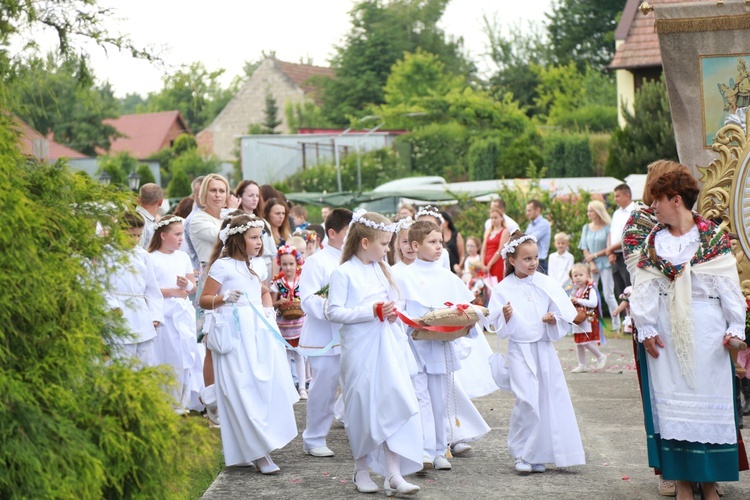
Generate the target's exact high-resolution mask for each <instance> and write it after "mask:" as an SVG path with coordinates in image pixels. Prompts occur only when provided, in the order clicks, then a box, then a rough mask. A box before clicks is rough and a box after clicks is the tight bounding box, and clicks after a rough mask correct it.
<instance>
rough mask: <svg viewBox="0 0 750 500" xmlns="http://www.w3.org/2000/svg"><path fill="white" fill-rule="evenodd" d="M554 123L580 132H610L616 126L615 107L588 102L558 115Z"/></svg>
mask: <svg viewBox="0 0 750 500" xmlns="http://www.w3.org/2000/svg"><path fill="white" fill-rule="evenodd" d="M556 124H557V125H560V126H561V127H562V128H564V129H567V130H575V131H580V132H584V131H585V132H611V131H613V130H615V129H616V128H617V108H616V107H615V106H602V105H598V104H589V105H586V106H583V107H581V108H578V109H574V110H572V111H570V112H568V113H565V114H563V115H560V116H558V117H557V119H556Z"/></svg>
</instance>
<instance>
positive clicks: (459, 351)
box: [396, 220, 490, 470]
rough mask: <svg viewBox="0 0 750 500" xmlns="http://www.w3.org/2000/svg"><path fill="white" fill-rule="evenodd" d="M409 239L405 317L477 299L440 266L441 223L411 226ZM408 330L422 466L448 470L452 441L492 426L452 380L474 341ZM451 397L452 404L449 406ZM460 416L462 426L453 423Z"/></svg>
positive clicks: (401, 283)
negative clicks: (417, 335) (411, 257)
mask: <svg viewBox="0 0 750 500" xmlns="http://www.w3.org/2000/svg"><path fill="white" fill-rule="evenodd" d="M409 243H410V244H411V246H412V248H413V249H414V251H415V253H416V256H417V259H416V260H415V261H414V263H412V264H411V265H409V266H408V267H406V268H404V270H403V272H400V273H399V274H398V275H397V276H396V279H397V283H398V288H399V292H400V294H401V299H402V302H403V306H402V309H403V311H404V313H405V314H406V316H408V317H410V318H420V317H422V316H424V315H425V314H427V313H428V312H430V311H433V310H436V309H445V308H446V302H451V303H453V304H456V305H458V304H469V303H471V302H472V300H474V295H473V294H472V293H471V292H470V291H469V289H468V288H467V287H466V284H465V283H464V282H463V281H461V278H459V277H458V276H457V275H455V274H454V273H452V272H451V271H450V270H448V269H447V268H444V267H443V266H442V265H441V264H440V255H441V253H442V252H443V234H442V231H441V230H440V227H439V226H438V225H437V224H435V223H434V222H431V221H429V220H419V221H417V222H415V223H414V224H412V225H411V227H410V228H409ZM407 332H408V333H409V343H410V345H411V347H412V350H413V352H414V357H415V359H416V361H417V366H418V369H419V371H418V373H417V374H416V376H414V377H413V379H412V382H413V383H414V389H415V390H416V393H417V398H418V399H419V407H420V415H421V417H422V427H423V431H424V443H423V459H422V460H423V467H424V469H425V470H428V469H432V468H434V469H437V470H450V469H451V463H450V462H449V461H448V460H447V458H446V454H447V451H448V447H449V445H450V444H451V443H455V442H458V441H459V440H460V441H472V440H475V439H478V438H479V437H481V436H482V435H484V434H486V433H487V432H489V430H490V428H489V427H488V426H487V424H486V423H485V422H484V420H483V419H482V417H481V415H480V414H479V412H478V411H477V410H476V408H475V407H474V405H473V404H472V403H471V400H470V399H469V398H468V397H467V396H466V394H465V393H464V392H463V390H462V389H461V385H460V384H459V383H453V380H454V379H453V378H452V377H453V373H454V372H455V371H457V370H459V369H460V368H461V361H460V358H461V355H464V356H465V355H466V354H467V353H468V351H469V350H470V349H471V344H470V343H469V344H466V343H464V342H473V340H472V341H469V340H468V339H466V338H464V339H466V340H464V339H461V340H462V342H459V341H458V340H454V341H452V342H441V341H434V340H413V339H411V336H410V333H411V328H410V329H408V330H407ZM477 336H478V331H477V329H476V328H473V329H471V331H470V335H469V337H470V338H471V339H474V338H476V337H477ZM485 362H486V360H485ZM488 366H489V365H488ZM449 382H450V383H449ZM449 400H450V408H449V407H448V405H447V404H446V403H447V402H448V401H449ZM456 407H458V412H457V413H458V414H456ZM449 413H450V415H449ZM457 420H458V421H459V422H460V423H461V425H460V428H459V426H458V425H457V424H455V422H456V421H457ZM459 431H460V436H458V435H457V434H459Z"/></svg>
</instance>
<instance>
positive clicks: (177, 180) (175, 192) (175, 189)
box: [167, 167, 192, 198]
mask: <svg viewBox="0 0 750 500" xmlns="http://www.w3.org/2000/svg"><path fill="white" fill-rule="evenodd" d="M191 192H192V189H191V186H190V179H189V178H188V175H187V173H185V169H184V168H179V167H178V168H175V169H174V170H173V175H172V180H171V181H169V185H168V186H167V196H168V197H169V198H182V197H183V196H189V195H190V193H191Z"/></svg>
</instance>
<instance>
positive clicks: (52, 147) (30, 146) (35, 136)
mask: <svg viewBox="0 0 750 500" xmlns="http://www.w3.org/2000/svg"><path fill="white" fill-rule="evenodd" d="M14 121H15V122H16V126H17V128H18V132H20V135H21V141H20V145H21V152H22V153H23V154H25V155H33V154H34V140H42V141H47V148H48V156H47V157H46V158H43V159H45V160H57V159H58V158H87V156H86V155H85V154H83V153H79V152H78V151H76V150H74V149H70V148H69V147H67V146H63V145H62V144H59V143H57V142H55V141H53V140H51V139H48V138H46V137H44V136H43V135H42V134H40V133H39V132H37V131H36V130H34V129H33V128H31V126H30V125H29V124H28V123H26V122H24V121H23V120H21V119H20V118H18V117H17V116H16V117H14Z"/></svg>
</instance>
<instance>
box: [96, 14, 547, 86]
mask: <svg viewBox="0 0 750 500" xmlns="http://www.w3.org/2000/svg"><path fill="white" fill-rule="evenodd" d="M100 3H101V4H102V5H111V6H112V7H113V8H114V9H115V11H116V16H115V17H113V18H112V19H111V20H110V23H111V24H110V29H111V30H113V31H115V32H120V33H127V34H129V35H130V36H131V38H132V40H133V41H135V42H136V44H138V45H142V46H150V47H152V48H154V49H155V50H156V52H158V53H160V54H161V56H162V58H163V60H164V61H165V63H166V65H167V67H166V68H164V67H156V66H153V65H151V64H150V63H146V62H143V61H134V60H132V59H130V58H128V57H127V56H125V55H121V54H118V53H116V52H113V51H109V53H108V54H105V53H104V52H103V51H101V50H100V49H95V48H94V49H91V50H90V52H91V55H92V63H93V66H94V69H95V73H96V75H97V76H98V77H99V78H100V79H101V80H109V81H110V82H111V83H112V84H113V86H114V88H115V93H116V94H117V95H118V96H120V97H121V96H124V95H125V94H126V93H129V92H138V93H141V94H146V93H148V92H150V91H156V90H158V89H159V88H161V79H162V76H163V74H164V73H165V71H173V70H174V69H175V68H176V67H179V66H180V65H181V64H190V63H191V62H194V61H202V62H203V63H204V64H205V65H206V67H207V68H208V69H209V70H215V69H219V68H224V69H226V81H227V82H228V81H229V80H231V78H232V77H233V76H235V75H238V74H240V73H241V72H242V65H243V63H244V61H247V60H255V59H257V58H258V57H260V54H261V51H263V50H265V51H270V50H275V51H276V57H277V58H279V59H281V60H285V61H290V62H299V61H300V58H305V59H306V58H307V57H311V58H312V59H313V62H314V64H318V65H327V60H328V59H329V58H330V56H331V55H332V53H333V47H334V45H336V44H338V43H340V42H341V40H342V37H343V36H344V34H345V33H346V32H347V31H348V30H349V14H348V13H349V11H350V10H351V8H352V6H353V5H354V4H355V3H356V2H355V0H315V1H310V0H286V1H285V0H277V1H275V2H269V1H267V0H263V1H258V0H213V1H212V2H205V1H198V0H182V1H174V0H128V1H127V2H123V1H121V0H119V1H118V0H101V2H100ZM551 4H552V0H524V1H523V2H516V1H511V0H452V2H451V3H450V4H449V6H448V9H447V10H446V13H445V15H444V16H443V21H442V24H443V28H444V29H445V31H446V32H447V33H448V34H450V35H454V36H462V37H463V38H464V42H465V47H466V49H467V50H468V51H469V53H470V54H471V56H472V57H474V58H475V59H476V60H480V59H481V55H482V54H483V53H484V52H485V49H486V42H485V36H484V34H483V33H482V15H483V14H487V15H488V17H491V18H492V17H496V18H497V19H498V20H499V21H500V23H502V24H503V25H506V26H507V25H514V24H517V23H521V25H522V26H526V25H528V22H529V21H534V22H539V21H541V20H542V19H544V14H545V12H548V11H549V10H550V9H551Z"/></svg>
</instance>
